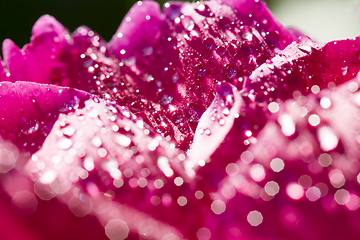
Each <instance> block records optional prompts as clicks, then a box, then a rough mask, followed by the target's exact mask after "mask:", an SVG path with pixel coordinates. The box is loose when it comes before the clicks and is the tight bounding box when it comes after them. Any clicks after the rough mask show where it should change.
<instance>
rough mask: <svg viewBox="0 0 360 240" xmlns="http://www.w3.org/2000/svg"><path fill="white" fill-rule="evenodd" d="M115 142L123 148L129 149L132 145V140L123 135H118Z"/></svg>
mask: <svg viewBox="0 0 360 240" xmlns="http://www.w3.org/2000/svg"><path fill="white" fill-rule="evenodd" d="M114 140H115V142H116V143H117V144H119V145H120V146H123V147H128V146H129V145H130V144H131V139H130V138H128V137H127V136H125V135H123V134H116V135H115V137H114Z"/></svg>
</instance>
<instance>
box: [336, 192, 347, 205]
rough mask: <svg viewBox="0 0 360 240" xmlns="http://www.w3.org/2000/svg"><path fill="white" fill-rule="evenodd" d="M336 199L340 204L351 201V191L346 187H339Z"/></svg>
mask: <svg viewBox="0 0 360 240" xmlns="http://www.w3.org/2000/svg"><path fill="white" fill-rule="evenodd" d="M334 199H335V201H336V202H337V203H338V204H339V205H345V204H347V203H348V202H349V201H350V193H349V192H348V191H347V190H345V189H339V190H337V191H336V193H335V195H334Z"/></svg>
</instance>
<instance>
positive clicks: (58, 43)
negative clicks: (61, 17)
mask: <svg viewBox="0 0 360 240" xmlns="http://www.w3.org/2000/svg"><path fill="white" fill-rule="evenodd" d="M32 33H33V36H32V38H31V42H30V43H29V44H27V45H25V46H24V48H23V49H22V50H21V51H20V49H19V48H18V47H17V46H16V45H15V44H14V43H13V42H12V41H11V40H8V39H6V40H5V41H4V42H3V54H4V61H5V64H6V67H7V69H8V70H9V72H10V74H11V81H12V82H15V81H29V82H38V83H50V82H51V81H50V74H51V72H52V68H53V67H54V66H55V65H56V61H55V59H56V57H57V55H58V54H59V52H60V51H61V48H62V44H63V42H65V41H66V39H65V35H66V34H67V31H66V29H65V28H64V27H63V26H62V25H61V24H60V23H59V22H57V21H56V20H55V18H53V17H51V16H49V15H45V16H43V17H41V18H40V19H39V20H38V21H37V22H36V23H35V25H34V27H33V31H32Z"/></svg>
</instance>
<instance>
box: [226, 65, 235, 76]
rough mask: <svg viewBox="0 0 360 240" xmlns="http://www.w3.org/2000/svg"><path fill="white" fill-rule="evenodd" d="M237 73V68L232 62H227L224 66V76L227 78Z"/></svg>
mask: <svg viewBox="0 0 360 240" xmlns="http://www.w3.org/2000/svg"><path fill="white" fill-rule="evenodd" d="M236 74H237V70H236V68H235V67H233V66H231V65H230V64H227V65H226V66H225V68H224V76H225V77H226V78H227V79H231V78H234V77H235V76H236Z"/></svg>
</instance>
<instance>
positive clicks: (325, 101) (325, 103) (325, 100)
mask: <svg viewBox="0 0 360 240" xmlns="http://www.w3.org/2000/svg"><path fill="white" fill-rule="evenodd" d="M320 106H321V107H322V108H324V109H328V108H329V107H331V100H330V98H328V97H322V98H321V100H320Z"/></svg>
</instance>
